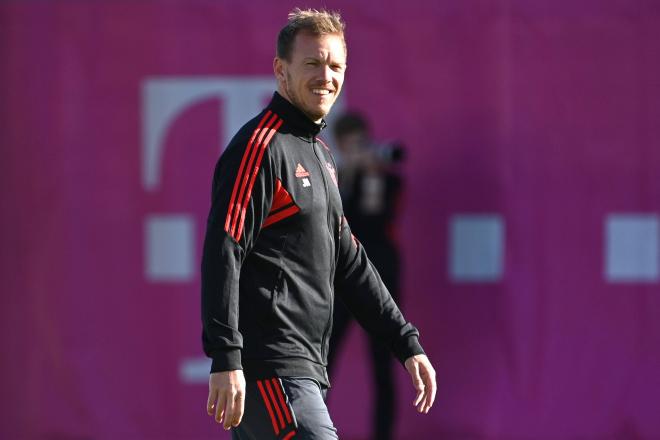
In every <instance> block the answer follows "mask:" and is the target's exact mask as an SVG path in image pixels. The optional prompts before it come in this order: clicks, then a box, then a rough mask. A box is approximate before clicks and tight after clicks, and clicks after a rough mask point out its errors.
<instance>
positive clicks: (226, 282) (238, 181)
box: [201, 141, 274, 373]
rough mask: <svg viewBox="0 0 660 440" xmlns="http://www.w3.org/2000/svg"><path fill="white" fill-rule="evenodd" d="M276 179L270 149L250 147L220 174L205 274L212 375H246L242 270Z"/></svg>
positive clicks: (205, 334) (227, 155)
mask: <svg viewBox="0 0 660 440" xmlns="http://www.w3.org/2000/svg"><path fill="white" fill-rule="evenodd" d="M273 176H274V174H273V166H272V159H271V156H270V154H269V152H268V149H267V148H266V147H263V152H261V151H260V150H259V148H257V147H253V148H252V149H250V148H249V143H248V142H247V141H245V142H234V141H232V143H230V145H229V147H228V148H227V149H226V150H225V152H224V153H223V155H222V156H221V157H220V160H219V161H218V164H217V165H216V168H215V172H214V176H213V187H212V200H211V210H210V212H209V216H208V220H207V225H206V236H205V238H204V248H203V254H202V268H201V269H202V326H203V331H202V343H203V347H204V352H205V353H206V355H207V356H209V357H211V358H212V359H213V362H212V366H211V372H212V373H213V372H218V371H228V370H237V369H242V366H241V349H242V348H243V338H242V336H241V334H240V332H239V330H238V323H239V316H238V315H239V313H238V311H239V279H240V274H241V266H242V264H243V261H244V260H245V258H246V256H247V255H248V254H249V252H250V250H251V249H252V246H253V245H254V242H255V240H256V237H257V235H258V233H259V231H260V229H261V225H262V223H263V220H264V218H265V217H266V216H267V215H268V211H269V210H270V206H271V202H272V198H273V181H274V177H273Z"/></svg>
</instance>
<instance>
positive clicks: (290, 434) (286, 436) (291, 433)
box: [282, 431, 296, 440]
mask: <svg viewBox="0 0 660 440" xmlns="http://www.w3.org/2000/svg"><path fill="white" fill-rule="evenodd" d="M294 435H296V431H291V432H290V433H288V434H287V435H285V436H284V438H283V439H282V440H289V439H290V438H293V436H294Z"/></svg>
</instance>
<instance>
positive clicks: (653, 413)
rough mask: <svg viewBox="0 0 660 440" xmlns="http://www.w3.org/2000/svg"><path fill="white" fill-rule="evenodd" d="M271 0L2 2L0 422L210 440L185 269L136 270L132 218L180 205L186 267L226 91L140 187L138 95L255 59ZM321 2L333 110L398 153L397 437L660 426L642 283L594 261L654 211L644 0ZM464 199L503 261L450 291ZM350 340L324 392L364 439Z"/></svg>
mask: <svg viewBox="0 0 660 440" xmlns="http://www.w3.org/2000/svg"><path fill="white" fill-rule="evenodd" d="M281 3H282V4H277V5H275V4H274V2H268V1H256V2H255V1H253V2H234V1H201V0H195V1H186V2H183V1H181V2H175V1H163V2H156V1H141V2H129V1H106V2H89V1H72V0H68V1H60V2H57V3H54V2H47V1H38V2H37V1H35V2H18V1H9V2H3V3H2V4H0V60H2V61H1V62H0V84H2V89H1V90H2V92H1V94H0V158H1V159H0V202H1V203H2V212H1V216H0V244H1V246H0V280H1V281H0V282H1V286H2V287H1V288H0V289H1V291H2V308H1V310H2V311H1V312H0V313H1V316H0V335H1V336H0V341H1V342H2V347H3V349H4V350H3V351H4V352H3V356H2V363H1V365H2V366H1V371H0V373H1V374H0V389H1V390H2V391H3V399H2V408H1V410H2V418H1V421H0V437H2V438H7V439H15V438H16V439H20V438H49V439H118V438H135V439H138V438H143V439H151V438H163V439H165V438H167V439H202V438H228V437H227V436H226V435H225V434H224V433H220V429H219V428H218V427H217V426H215V425H214V424H212V423H211V421H210V420H209V419H208V418H207V416H206V415H205V412H204V407H205V399H206V386H205V385H204V384H200V383H190V382H186V381H185V380H182V376H181V365H182V364H181V362H182V360H185V359H195V358H197V357H199V356H200V354H201V347H200V337H199V334H200V322H199V321H200V320H199V278H198V276H197V273H196V272H195V275H194V277H193V278H192V279H191V280H189V281H185V282H181V281H179V282H165V281H153V280H150V279H149V278H148V277H147V276H146V275H145V273H146V272H145V265H146V263H145V259H146V257H145V244H144V243H145V240H146V238H145V221H146V219H147V218H148V217H149V216H150V215H153V214H154V213H166V214H167V213H184V214H186V215H188V216H189V218H190V219H193V224H194V229H193V230H192V233H193V235H194V239H195V240H194V241H195V252H196V254H195V256H196V258H198V254H199V252H198V250H199V249H200V244H201V240H202V236H203V225H204V220H205V215H206V211H207V209H208V201H209V182H210V177H211V172H212V168H213V164H214V162H215V159H216V157H217V154H218V152H219V148H220V145H221V143H222V139H224V138H225V137H226V136H228V135H229V134H227V133H225V131H226V130H227V127H226V124H223V122H222V121H226V120H227V117H228V115H227V114H226V113H227V111H228V107H227V105H225V103H224V102H223V101H222V99H207V100H205V101H203V102H200V103H198V104H196V105H193V106H191V107H189V108H187V109H186V110H185V111H184V112H183V113H182V114H180V115H179V116H178V117H177V118H176V119H175V120H173V121H172V123H171V124H170V125H169V127H168V130H167V133H166V138H165V139H164V140H163V142H162V144H163V151H164V153H163V154H164V155H163V158H162V167H161V168H160V169H161V173H162V174H161V180H160V185H159V186H158V188H157V190H154V189H148V188H146V187H145V184H144V172H143V170H142V167H143V165H144V163H143V162H144V160H143V156H142V151H143V148H144V140H143V135H144V126H145V118H144V114H143V110H142V109H143V105H144V104H143V101H142V99H143V87H144V83H145V81H146V80H147V79H148V78H165V77H167V78H173V77H186V78H188V79H192V80H195V79H196V78H197V79H203V78H209V77H212V78H228V77H232V78H236V77H238V78H241V77H245V79H248V80H249V79H254V78H256V77H260V76H268V75H270V72H271V60H272V56H273V50H274V40H275V36H276V33H277V31H278V29H279V27H280V26H281V25H282V23H283V20H284V18H285V16H286V13H287V11H288V10H289V9H290V8H291V7H292V6H293V4H284V3H287V2H281ZM326 3H327V6H328V7H330V8H334V9H339V10H341V11H342V12H343V14H344V17H345V19H346V20H347V22H348V34H347V35H348V43H349V46H350V53H349V70H348V74H347V83H346V89H345V96H344V98H345V104H346V105H347V106H348V107H350V108H353V109H358V110H361V111H363V112H365V113H366V114H367V115H368V116H369V117H370V118H371V120H372V121H373V125H374V131H375V133H376V135H377V136H378V137H379V138H383V139H384V138H397V139H401V140H403V141H404V142H405V144H406V145H408V146H409V150H410V155H409V158H410V160H409V161H408V163H407V165H406V167H405V172H406V176H407V183H408V194H407V202H406V205H405V209H404V210H403V219H402V221H403V224H402V226H403V227H402V243H403V248H404V255H405V261H406V265H405V267H406V272H405V291H404V294H405V298H404V308H405V310H406V312H407V316H408V318H409V319H411V320H412V321H414V322H415V323H416V324H417V326H418V327H419V328H420V330H421V332H422V342H423V344H424V346H425V347H426V349H427V351H428V353H429V356H430V357H431V358H432V360H433V361H434V363H435V364H436V366H437V370H438V380H439V393H438V400H437V403H436V407H434V409H433V410H432V412H431V413H430V414H429V415H427V416H419V415H417V414H416V413H414V411H413V408H412V406H411V405H410V401H411V400H412V398H413V393H412V390H411V387H410V386H409V383H408V379H407V378H406V377H405V375H404V373H403V370H401V371H400V379H401V384H400V385H401V386H400V389H401V404H400V413H399V414H400V418H399V423H398V436H397V438H400V439H432V438H433V439H435V438H446V439H467V438H470V439H472V438H478V439H489V440H495V439H498V440H500V439H501V440H506V439H539V440H541V439H543V440H546V439H577V438H579V439H599V440H600V439H615V438H616V439H657V438H658V437H660V416H659V414H660V374H658V371H660V320H659V319H658V316H660V315H659V312H660V281H658V280H657V279H650V280H646V281H638V280H637V281H636V280H629V281H624V282H621V281H619V282H612V281H611V280H610V281H608V279H609V278H608V277H607V276H606V273H605V272H606V271H604V265H605V262H604V261H605V254H606V247H607V243H606V239H607V237H606V227H605V222H606V219H607V218H608V216H609V215H611V214H612V213H635V214H643V215H647V216H649V218H651V219H652V220H653V219H655V221H656V222H657V216H658V214H659V211H660V181H659V180H658V175H659V174H660V79H659V78H660V4H659V3H658V2H656V1H651V0H638V1H624V0H607V1H606V0H603V1H589V0H583V1H568V0H555V1H525V0H509V1H505V0H501V1H477V0H469V1H465V0H464V1H450V2H435V1H428V2H422V1H412V2H405V4H404V2H400V5H398V6H387V7H386V6H384V4H382V3H376V2H374V3H370V2H355V1H353V2H351V1H336V2H326ZM319 5H320V3H318V2H311V6H319ZM218 121H220V123H218ZM483 213H486V214H493V215H496V216H499V218H500V219H502V221H503V224H504V226H505V231H506V233H505V240H504V266H503V273H502V275H501V276H499V277H498V278H497V279H495V280H491V281H488V282H482V283H474V282H467V283H465V282H456V281H455V280H452V278H451V277H450V276H449V273H448V269H447V268H448V266H449V264H450V262H449V260H450V255H449V249H450V243H449V233H448V231H449V230H450V222H451V219H452V218H453V216H455V215H457V214H483ZM650 237H651V238H653V237H654V236H653V235H651V236H650ZM656 239H657V237H656ZM654 246H655V249H657V247H658V246H660V244H659V243H655V244H654ZM195 264H196V266H195V268H196V267H197V263H195ZM360 338H361V336H360V335H359V333H358V332H357V331H356V332H355V333H354V335H353V339H352V341H351V342H350V346H349V350H348V351H347V352H346V353H344V354H343V357H342V364H341V365H340V370H339V377H338V378H337V380H336V381H335V385H336V391H335V393H334V394H333V395H332V397H331V401H330V406H331V410H332V412H333V415H334V418H335V421H336V423H337V425H338V427H339V429H340V434H342V438H344V439H357V438H361V437H363V436H365V434H366V432H367V425H368V410H367V409H366V408H365V407H364V403H365V402H367V401H368V398H367V397H368V390H369V382H368V364H365V363H366V362H367V361H366V359H365V357H364V355H363V354H362V350H361V349H362V344H363V341H362V339H360ZM193 382H194V381H193Z"/></svg>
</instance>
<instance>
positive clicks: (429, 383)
mask: <svg viewBox="0 0 660 440" xmlns="http://www.w3.org/2000/svg"><path fill="white" fill-rule="evenodd" d="M423 368H424V373H423V378H424V383H425V384H426V396H425V399H424V413H425V414H426V413H428V412H429V409H431V406H433V402H434V401H435V393H436V391H437V384H436V382H435V371H434V370H433V367H431V366H430V365H424V366H423Z"/></svg>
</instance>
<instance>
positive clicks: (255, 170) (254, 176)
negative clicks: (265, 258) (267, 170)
mask: <svg viewBox="0 0 660 440" xmlns="http://www.w3.org/2000/svg"><path fill="white" fill-rule="evenodd" d="M283 122H284V121H283V120H281V119H280V120H279V121H278V122H277V124H275V126H274V127H273V128H270V129H268V130H267V131H268V136H266V139H264V141H263V143H262V144H261V149H260V151H259V158H258V159H257V163H256V164H255V166H254V168H253V171H252V177H251V179H250V186H248V190H247V193H246V194H245V199H244V201H243V203H242V205H241V206H242V207H241V217H240V219H239V221H238V231H237V232H236V241H239V240H240V239H241V235H242V233H243V225H244V222H245V210H246V208H247V203H248V201H249V200H250V196H251V195H252V187H253V186H254V181H255V180H256V179H257V174H258V173H259V167H260V166H261V159H262V158H263V156H264V152H265V151H266V147H267V146H268V143H269V142H270V140H271V138H272V137H273V136H274V135H275V133H277V130H278V129H279V128H280V127H281V126H282V123H283Z"/></svg>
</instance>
